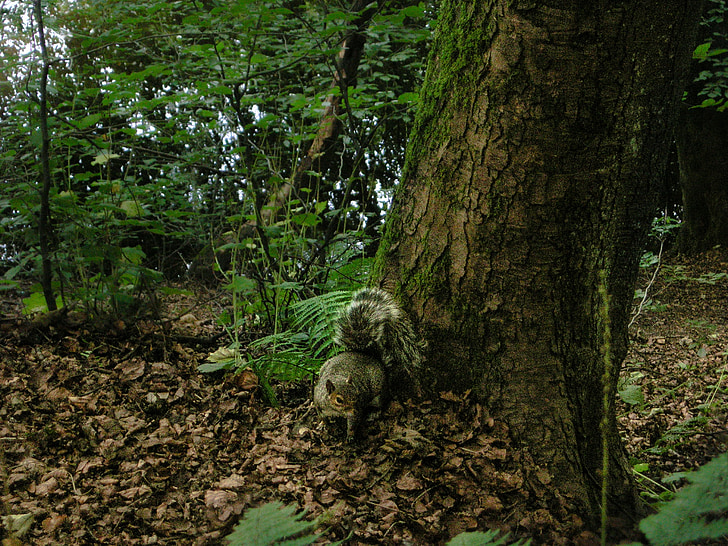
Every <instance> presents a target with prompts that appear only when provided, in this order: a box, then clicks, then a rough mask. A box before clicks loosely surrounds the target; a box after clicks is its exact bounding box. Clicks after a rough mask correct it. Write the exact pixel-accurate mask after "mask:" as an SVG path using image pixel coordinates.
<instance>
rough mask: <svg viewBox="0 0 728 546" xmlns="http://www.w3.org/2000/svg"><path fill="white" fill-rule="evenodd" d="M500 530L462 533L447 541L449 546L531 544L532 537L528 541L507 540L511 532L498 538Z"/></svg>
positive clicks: (524, 545) (522, 545) (527, 545)
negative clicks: (510, 541)
mask: <svg viewBox="0 0 728 546" xmlns="http://www.w3.org/2000/svg"><path fill="white" fill-rule="evenodd" d="M499 534H500V531H485V532H480V531H475V532H473V533H460V534H459V535H458V536H456V537H455V538H453V539H452V540H451V541H450V542H448V543H447V546H529V544H531V539H528V540H527V541H525V542H524V541H523V540H519V541H518V542H512V543H509V542H507V540H508V537H509V534H508V533H506V534H505V535H503V536H502V537H500V538H498V535H499Z"/></svg>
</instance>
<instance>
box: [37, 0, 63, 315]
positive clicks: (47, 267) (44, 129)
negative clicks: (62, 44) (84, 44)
mask: <svg viewBox="0 0 728 546" xmlns="http://www.w3.org/2000/svg"><path fill="white" fill-rule="evenodd" d="M33 9H34V12H35V19H36V22H37V23H38V42H39V43H40V51H41V74H40V85H39V96H38V103H39V105H40V116H39V117H40V119H39V125H40V135H41V149H40V177H41V184H40V186H41V191H40V214H39V218H38V238H39V242H40V256H41V267H42V272H41V286H42V287H43V296H44V298H45V302H46V306H47V307H48V311H55V310H56V309H57V306H56V298H55V295H54V294H53V284H52V280H53V276H52V271H51V245H50V239H51V229H52V228H51V220H50V214H51V213H50V192H51V167H50V150H49V149H50V136H49V135H48V97H47V95H48V93H47V87H48V70H49V67H50V62H49V61H48V51H47V49H46V39H45V28H44V25H43V9H42V7H41V2H40V0H34V1H33Z"/></svg>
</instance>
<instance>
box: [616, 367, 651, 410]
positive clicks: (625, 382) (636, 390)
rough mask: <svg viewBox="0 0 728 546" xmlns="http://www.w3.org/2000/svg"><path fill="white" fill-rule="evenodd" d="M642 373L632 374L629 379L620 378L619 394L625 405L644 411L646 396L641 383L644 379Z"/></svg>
mask: <svg viewBox="0 0 728 546" xmlns="http://www.w3.org/2000/svg"><path fill="white" fill-rule="evenodd" d="M644 376H645V375H644V374H643V373H642V372H632V373H631V374H630V375H629V377H620V378H619V380H618V382H617V394H618V395H619V397H620V398H621V399H622V401H623V402H624V403H625V404H629V405H630V406H638V407H639V409H640V410H642V409H644V405H645V395H644V393H643V392H642V387H641V386H640V385H639V382H640V381H641V380H642V379H643V378H644Z"/></svg>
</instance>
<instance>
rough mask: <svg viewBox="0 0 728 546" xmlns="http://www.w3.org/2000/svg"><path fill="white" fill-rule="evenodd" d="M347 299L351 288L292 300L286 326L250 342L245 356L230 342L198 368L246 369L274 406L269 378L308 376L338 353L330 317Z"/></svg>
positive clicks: (289, 379) (333, 315) (212, 370)
mask: <svg viewBox="0 0 728 546" xmlns="http://www.w3.org/2000/svg"><path fill="white" fill-rule="evenodd" d="M350 299H351V291H342V290H335V291H331V292H326V293H324V294H321V295H319V296H314V297H312V298H308V299H305V300H302V301H299V302H296V303H294V304H292V305H291V306H290V310H291V312H292V317H291V320H290V328H289V329H286V330H284V331H282V332H277V333H274V334H270V335H267V336H264V337H262V338H260V339H258V340H256V341H254V342H252V343H250V344H249V345H248V347H247V350H248V352H249V353H248V354H247V355H243V354H241V344H240V343H239V342H238V341H234V342H233V343H232V344H231V345H229V346H228V347H225V348H222V349H218V350H217V351H215V352H214V353H213V354H211V355H210V356H209V357H208V359H207V362H205V363H204V364H201V365H200V366H198V369H199V371H201V372H215V371H218V370H221V369H232V370H238V371H239V370H242V369H245V368H250V369H251V370H253V371H254V372H255V374H256V376H257V377H258V378H259V379H260V380H261V386H262V388H263V390H264V394H265V396H266V397H267V399H268V401H269V402H270V403H271V404H273V405H275V404H276V401H275V395H274V393H273V391H272V389H271V388H270V380H271V379H274V378H275V379H279V380H282V381H292V380H300V379H302V378H305V377H310V376H312V375H313V374H314V373H315V372H316V371H318V369H319V368H320V367H321V364H323V362H324V361H325V360H326V359H328V358H330V357H331V356H333V355H334V354H336V352H338V349H337V347H336V345H335V344H334V331H333V325H334V320H335V317H336V315H338V313H339V311H340V310H341V309H342V307H343V306H344V305H346V303H348V302H349V300H350Z"/></svg>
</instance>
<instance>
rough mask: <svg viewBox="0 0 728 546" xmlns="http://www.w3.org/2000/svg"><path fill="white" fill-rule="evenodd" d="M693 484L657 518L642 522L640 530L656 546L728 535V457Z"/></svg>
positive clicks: (693, 476)
mask: <svg viewBox="0 0 728 546" xmlns="http://www.w3.org/2000/svg"><path fill="white" fill-rule="evenodd" d="M685 478H686V479H687V480H688V481H689V482H690V484H689V485H687V486H685V487H683V488H682V489H681V490H680V491H678V492H677V493H676V494H675V498H674V499H673V500H671V501H670V502H668V503H667V504H666V505H665V506H663V507H662V508H661V509H660V511H659V512H658V513H657V514H654V515H652V516H648V517H646V518H645V519H643V520H642V521H641V522H640V530H641V531H642V532H643V533H644V534H645V536H646V537H647V539H648V540H649V541H650V544H652V545H653V546H675V545H677V544H683V543H686V542H690V541H696V540H702V539H708V538H720V537H722V536H727V535H728V453H724V454H723V455H720V456H718V457H716V458H714V459H713V460H712V461H710V462H709V463H707V464H705V465H703V466H702V467H700V468H699V469H698V470H696V471H695V472H690V473H687V474H685Z"/></svg>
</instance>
